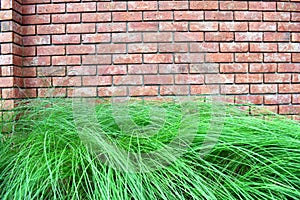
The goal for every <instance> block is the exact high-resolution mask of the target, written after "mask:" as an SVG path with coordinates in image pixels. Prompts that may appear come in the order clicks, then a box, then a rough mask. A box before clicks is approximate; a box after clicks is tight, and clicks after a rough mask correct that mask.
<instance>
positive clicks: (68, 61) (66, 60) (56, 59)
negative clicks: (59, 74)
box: [51, 56, 80, 65]
mask: <svg viewBox="0 0 300 200" xmlns="http://www.w3.org/2000/svg"><path fill="white" fill-rule="evenodd" d="M51 60H52V65H79V64H80V56H52V58H51Z"/></svg>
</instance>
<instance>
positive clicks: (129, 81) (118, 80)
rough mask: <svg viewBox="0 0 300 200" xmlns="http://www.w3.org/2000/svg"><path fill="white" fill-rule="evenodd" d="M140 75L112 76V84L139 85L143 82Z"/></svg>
mask: <svg viewBox="0 0 300 200" xmlns="http://www.w3.org/2000/svg"><path fill="white" fill-rule="evenodd" d="M142 78H143V77H142V76H141V75H127V76H113V83H114V85H141V84H142V83H143V79H142Z"/></svg>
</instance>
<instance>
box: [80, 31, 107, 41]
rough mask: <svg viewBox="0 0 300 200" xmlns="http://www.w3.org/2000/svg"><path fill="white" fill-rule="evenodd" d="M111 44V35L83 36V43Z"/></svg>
mask: <svg viewBox="0 0 300 200" xmlns="http://www.w3.org/2000/svg"><path fill="white" fill-rule="evenodd" d="M103 42H110V35H109V34H108V33H107V34H82V43H103Z"/></svg>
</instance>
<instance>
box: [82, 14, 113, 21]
mask: <svg viewBox="0 0 300 200" xmlns="http://www.w3.org/2000/svg"><path fill="white" fill-rule="evenodd" d="M109 21H111V14H110V13H82V22H109Z"/></svg>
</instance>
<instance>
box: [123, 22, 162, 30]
mask: <svg viewBox="0 0 300 200" xmlns="http://www.w3.org/2000/svg"><path fill="white" fill-rule="evenodd" d="M128 31H158V22H128Z"/></svg>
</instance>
